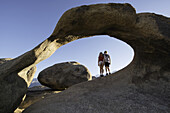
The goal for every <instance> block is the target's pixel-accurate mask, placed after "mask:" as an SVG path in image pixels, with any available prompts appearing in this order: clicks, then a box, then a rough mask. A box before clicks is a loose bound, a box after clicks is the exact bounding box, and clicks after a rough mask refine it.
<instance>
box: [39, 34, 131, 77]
mask: <svg viewBox="0 0 170 113" xmlns="http://www.w3.org/2000/svg"><path fill="white" fill-rule="evenodd" d="M105 50H107V51H108V53H109V55H110V56H111V59H112V60H111V61H112V62H111V67H110V69H111V71H112V72H115V71H118V70H120V69H122V68H124V67H126V66H127V65H128V64H129V63H130V62H131V61H132V59H133V56H134V52H133V49H132V48H131V47H130V46H129V45H128V44H126V43H125V42H123V41H121V40H118V39H116V38H114V37H110V36H107V35H99V36H93V37H88V38H83V39H79V40H75V41H73V42H70V43H68V44H66V45H63V46H62V47H60V48H59V49H57V51H56V52H55V53H54V54H53V55H52V56H51V57H50V58H48V59H46V60H44V61H42V62H40V63H39V64H38V65H37V67H38V68H39V69H40V70H41V69H43V68H46V67H48V66H52V65H54V64H56V63H61V62H69V61H77V62H79V63H80V64H83V65H84V66H86V67H87V68H88V69H89V71H90V72H91V74H92V76H98V74H99V67H98V65H97V60H98V55H99V52H104V51H105ZM40 70H39V71H40Z"/></svg>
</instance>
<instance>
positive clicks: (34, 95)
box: [14, 86, 60, 113]
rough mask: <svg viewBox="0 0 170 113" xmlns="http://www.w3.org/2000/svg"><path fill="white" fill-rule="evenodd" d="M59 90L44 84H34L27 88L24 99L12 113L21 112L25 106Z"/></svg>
mask: <svg viewBox="0 0 170 113" xmlns="http://www.w3.org/2000/svg"><path fill="white" fill-rule="evenodd" d="M59 92H60V91H54V90H52V89H50V88H47V87H45V86H35V87H32V88H29V89H28V91H27V93H26V98H25V100H24V101H23V102H22V103H21V104H20V106H19V107H18V109H16V110H15V112H14V113H21V112H22V111H23V110H24V109H25V108H27V107H28V106H30V105H32V104H34V103H35V102H37V101H40V100H42V99H44V98H46V97H47V96H48V95H52V94H55V93H59Z"/></svg>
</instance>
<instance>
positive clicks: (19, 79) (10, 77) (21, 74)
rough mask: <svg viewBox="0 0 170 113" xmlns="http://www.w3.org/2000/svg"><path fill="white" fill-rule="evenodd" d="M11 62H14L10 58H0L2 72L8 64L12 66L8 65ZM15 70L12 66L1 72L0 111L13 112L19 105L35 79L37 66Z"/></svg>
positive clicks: (1, 112) (0, 112)
mask: <svg viewBox="0 0 170 113" xmlns="http://www.w3.org/2000/svg"><path fill="white" fill-rule="evenodd" d="M10 62H11V63H12V62H13V61H12V59H10V58H7V59H0V63H1V64H0V67H1V72H3V71H5V70H6V68H5V67H6V66H7V67H10V65H8V63H10ZM18 65H20V64H18ZM14 70H15V69H12V68H11V70H6V71H7V72H4V73H1V74H0V113H11V112H13V111H14V110H15V109H16V108H17V106H19V104H20V103H21V102H22V99H23V97H24V95H25V93H26V91H27V86H29V85H30V83H31V81H32V79H33V76H34V74H35V71H36V67H35V66H33V67H32V66H29V67H27V68H25V69H23V70H21V71H14ZM12 71H14V72H12ZM23 78H24V79H23Z"/></svg>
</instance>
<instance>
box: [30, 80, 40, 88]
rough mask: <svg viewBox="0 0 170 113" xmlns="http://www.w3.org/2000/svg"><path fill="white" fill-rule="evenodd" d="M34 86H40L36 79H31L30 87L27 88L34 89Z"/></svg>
mask: <svg viewBox="0 0 170 113" xmlns="http://www.w3.org/2000/svg"><path fill="white" fill-rule="evenodd" d="M34 86H41V84H40V83H39V81H38V79H37V78H33V80H32V82H31V85H30V86H29V88H31V87H34Z"/></svg>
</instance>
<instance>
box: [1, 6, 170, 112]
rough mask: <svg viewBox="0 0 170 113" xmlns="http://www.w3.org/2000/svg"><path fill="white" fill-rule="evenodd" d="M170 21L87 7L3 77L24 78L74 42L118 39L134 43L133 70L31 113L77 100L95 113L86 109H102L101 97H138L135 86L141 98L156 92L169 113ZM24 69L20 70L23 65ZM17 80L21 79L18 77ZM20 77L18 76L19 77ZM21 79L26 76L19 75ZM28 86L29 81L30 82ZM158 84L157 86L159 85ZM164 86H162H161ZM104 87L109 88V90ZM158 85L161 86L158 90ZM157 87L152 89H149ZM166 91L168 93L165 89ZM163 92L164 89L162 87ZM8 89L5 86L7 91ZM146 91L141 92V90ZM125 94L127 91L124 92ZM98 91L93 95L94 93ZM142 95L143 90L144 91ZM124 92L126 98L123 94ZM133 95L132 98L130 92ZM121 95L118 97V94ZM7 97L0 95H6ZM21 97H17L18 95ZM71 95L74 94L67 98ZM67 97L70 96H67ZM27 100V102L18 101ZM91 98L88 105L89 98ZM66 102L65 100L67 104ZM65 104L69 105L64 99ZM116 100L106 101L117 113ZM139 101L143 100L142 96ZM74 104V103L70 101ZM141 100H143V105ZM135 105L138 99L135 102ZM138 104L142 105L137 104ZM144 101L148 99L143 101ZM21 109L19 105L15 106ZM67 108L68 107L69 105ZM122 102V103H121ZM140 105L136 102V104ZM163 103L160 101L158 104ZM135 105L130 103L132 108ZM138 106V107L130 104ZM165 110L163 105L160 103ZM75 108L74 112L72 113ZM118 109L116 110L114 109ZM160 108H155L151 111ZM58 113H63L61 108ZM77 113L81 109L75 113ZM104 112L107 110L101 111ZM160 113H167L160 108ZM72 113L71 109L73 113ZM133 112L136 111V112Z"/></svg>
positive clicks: (4, 69)
mask: <svg viewBox="0 0 170 113" xmlns="http://www.w3.org/2000/svg"><path fill="white" fill-rule="evenodd" d="M169 31H170V19H169V18H166V17H164V16H161V15H156V14H151V13H143V14H136V11H135V9H134V8H133V7H132V6H131V5H130V4H114V3H110V4H97V5H89V6H86V5H85V6H81V7H76V8H72V9H70V10H68V11H66V12H65V13H64V14H63V16H62V17H61V18H60V20H59V22H58V23H57V26H56V28H55V30H54V32H53V33H52V35H51V36H50V37H49V38H48V39H47V40H45V41H44V42H42V43H41V44H40V45H38V46H37V47H35V48H34V49H33V50H31V51H29V52H27V53H25V54H23V55H21V56H19V57H18V58H16V59H14V60H12V61H9V62H8V63H5V64H3V65H0V75H1V78H2V79H0V80H1V81H2V80H3V79H4V78H7V76H9V75H10V76H11V74H13V73H15V74H16V75H18V73H19V72H22V70H23V69H24V68H27V67H32V66H35V65H36V64H37V63H38V62H40V61H42V60H44V59H46V58H48V57H49V56H50V55H52V54H53V53H54V52H55V50H56V49H57V48H59V47H60V46H62V45H64V44H67V43H68V42H71V41H73V40H76V39H79V38H85V37H89V36H94V35H109V36H111V37H116V38H118V39H120V40H122V41H125V42H126V43H128V44H129V45H130V46H131V47H132V48H133V49H134V52H135V56H134V59H133V61H132V62H131V64H130V65H128V66H127V67H126V68H125V69H123V70H121V71H119V72H117V73H115V74H114V75H111V76H113V77H111V76H108V77H106V78H103V79H96V80H95V81H94V82H89V83H88V84H87V83H82V84H79V85H76V86H73V87H71V88H69V89H68V90H66V91H64V92H63V93H61V94H59V95H58V97H55V99H53V100H50V98H48V99H46V100H45V101H46V102H47V103H48V105H49V106H46V107H45V103H46V102H45V101H41V102H40V103H41V105H39V104H38V103H37V104H34V105H33V106H31V107H30V108H29V109H27V110H26V111H25V112H29V113H30V112H32V113H34V112H36V113H37V112H40V111H37V109H38V107H40V106H43V105H44V107H43V109H42V110H50V111H51V112H54V111H55V110H56V108H51V107H50V103H51V102H52V101H57V100H58V101H62V102H60V103H53V104H55V106H57V105H59V104H60V105H61V106H62V105H64V104H66V102H68V103H70V102H71V101H72V99H74V96H75V97H77V96H79V98H78V100H80V102H83V103H84V106H83V105H82V106H83V107H81V108H80V109H77V110H79V111H83V110H85V109H86V110H87V111H88V113H91V112H93V110H92V109H90V108H86V107H85V105H86V104H87V103H89V102H90V99H94V100H95V101H94V103H93V104H90V103H89V104H87V105H92V106H93V107H96V106H95V105H97V103H96V102H97V101H98V102H100V101H99V100H97V98H98V97H100V96H99V95H100V94H102V95H104V96H106V97H108V96H111V99H114V96H118V94H119V95H123V94H122V93H124V94H125V95H128V96H129V92H128V91H129V90H130V91H132V89H133V88H129V87H131V86H132V85H133V86H135V93H137V94H139V92H147V93H151V92H154V93H155V95H154V96H158V95H157V94H159V93H160V92H164V93H160V94H159V96H158V97H162V99H160V98H159V99H160V102H165V104H164V106H165V109H164V111H167V110H169V108H168V103H169V101H165V99H168V100H169V97H168V95H169V94H170V84H169V80H170V70H169V69H170V57H169V56H170V50H169V47H170V38H169V37H170V32H169ZM18 64H19V65H18ZM16 75H15V76H16ZM13 76H14V75H13ZM19 76H20V77H22V76H24V75H22V74H21V75H19ZM24 79H25V81H27V78H24ZM153 82H154V84H153ZM160 82H161V86H159V85H160V84H159V83H160ZM103 84H104V85H103ZM155 84H156V85H155ZM150 85H152V88H151V87H148V86H150ZM165 85H166V87H164V86H165ZM158 86H159V87H158ZM1 87H2V85H1ZM136 87H140V88H136ZM107 88H109V90H108V92H107V93H106V94H104V93H103V92H101V91H106V89H107ZM118 88H121V89H123V90H121V89H118ZM94 89H95V91H96V92H94V91H92V90H94ZM138 89H139V90H140V89H143V90H140V91H138ZM121 91H122V92H121ZM125 91H127V92H128V94H127V92H125ZM88 92H90V94H92V95H95V94H98V93H100V94H99V95H98V96H96V97H95V98H91V95H90V94H87V93H88ZM115 92H117V94H116V93H115ZM2 93H4V92H1V94H0V95H2ZM12 93H15V94H16V93H17V92H12ZM24 93H25V90H24V91H23V92H22V95H23V94H24ZM67 94H71V95H70V96H69V97H67ZM85 94H86V95H85ZM63 95H65V96H63ZM16 96H17V97H18V98H21V97H22V96H18V94H16ZM85 96H86V97H87V98H88V99H87V98H86V99H85V98H83V97H85ZM62 97H63V98H62ZM0 98H1V100H2V101H4V100H3V96H0ZM64 98H65V99H64ZM109 98H110V97H108V98H105V99H104V100H103V99H102V102H104V103H107V102H106V101H108V102H110V104H109V105H108V106H107V109H110V110H112V111H115V112H116V109H115V107H118V106H116V103H115V102H114V101H113V102H112V101H110V100H109ZM136 98H138V96H137V95H136ZM69 99H70V100H69ZM140 99H141V98H138V99H137V100H140ZM132 100H133V99H132ZM137 100H136V101H137ZM141 100H142V99H141ZM13 101H14V103H16V101H17V100H13ZM64 102H65V103H64ZM120 102H121V101H120ZM133 102H134V101H133ZM156 102H158V101H156ZM128 104H129V103H128ZM130 104H131V105H132V106H133V105H135V104H134V103H130ZM158 104H159V103H158ZM7 106H8V104H6V105H0V107H2V108H5V107H7ZM70 106H71V107H70ZM70 106H69V107H68V108H71V109H73V112H75V111H74V110H76V106H80V105H77V104H75V103H72V104H71V105H70ZM113 106H115V107H113ZM141 106H143V105H142V104H141V103H139V106H135V107H136V108H140V109H138V111H139V110H141V109H142V108H141ZM15 107H16V106H15ZM105 107H106V106H104V105H101V106H99V107H96V108H95V110H97V111H98V113H100V112H104V111H103V110H105V111H107V109H106V108H105ZM121 107H122V108H120V109H119V108H118V109H117V110H122V112H123V111H125V110H126V109H125V108H126V107H127V106H124V107H123V106H121ZM151 107H152V108H154V105H151ZM57 108H58V111H60V110H62V107H60V108H61V109H60V108H59V107H57ZM74 108H75V109H74ZM101 108H102V109H101ZM157 109H158V111H161V110H162V109H161V108H160V107H158V108H157ZM68 110H70V109H68ZM130 110H133V108H131V109H130ZM142 110H144V109H142Z"/></svg>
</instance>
